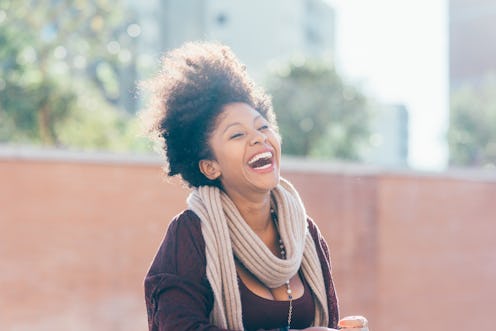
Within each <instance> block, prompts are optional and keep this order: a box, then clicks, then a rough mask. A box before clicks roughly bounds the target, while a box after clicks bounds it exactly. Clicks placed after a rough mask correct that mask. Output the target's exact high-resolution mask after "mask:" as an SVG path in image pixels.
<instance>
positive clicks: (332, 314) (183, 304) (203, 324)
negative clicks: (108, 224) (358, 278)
mask: <svg viewBox="0 0 496 331" xmlns="http://www.w3.org/2000/svg"><path fill="white" fill-rule="evenodd" d="M308 225H309V231H310V234H311V235H312V238H313V239H314V241H315V244H316V247H317V254H318V256H319V260H320V263H321V266H322V271H323V275H324V283H325V287H326V291H327V302H328V309H329V325H328V327H331V328H336V326H337V322H338V305H337V299H336V294H335V291H334V285H333V282H332V277H331V266H330V261H329V254H328V249H327V244H326V242H325V240H324V238H323V237H322V236H321V234H320V231H319V230H318V228H317V226H316V224H315V223H314V222H313V221H312V220H311V219H308ZM300 275H301V273H300ZM302 280H303V284H304V288H305V291H304V294H303V296H302V297H300V298H297V299H294V300H293V304H294V315H293V322H292V325H291V326H292V327H297V328H305V327H308V326H309V325H310V324H311V322H312V320H313V317H314V305H313V299H312V296H311V295H310V294H311V289H310V287H309V286H308V284H307V282H306V280H305V279H304V278H303V277H302ZM239 289H240V295H241V303H242V309H243V312H242V314H243V324H244V326H245V329H247V330H279V328H280V327H284V326H286V324H287V318H288V308H289V305H288V301H276V300H268V299H264V298H262V297H259V296H257V295H256V294H254V293H252V292H251V291H250V290H249V289H248V288H247V287H246V286H245V285H244V284H243V282H242V281H241V280H240V281H239ZM213 300H214V297H213V292H212V290H211V288H210V283H209V281H208V279H207V276H206V256H205V241H204V239H203V236H202V232H201V221H200V219H199V218H198V216H197V215H196V214H195V213H194V212H192V211H191V210H185V211H184V212H182V213H181V214H179V215H177V216H176V217H175V218H174V219H173V220H172V222H171V224H170V225H169V228H168V230H167V234H166V236H165V238H164V240H163V242H162V244H161V246H160V248H159V250H158V252H157V254H156V256H155V259H154V260H153V263H152V265H151V267H150V270H149V271H148V274H147V276H146V278H145V301H146V308H147V313H148V325H149V330H150V331H183V330H184V331H185V330H197V331H205V330H209V331H220V330H223V329H220V328H218V327H216V326H215V325H212V324H210V321H209V316H210V312H211V310H212V306H213Z"/></svg>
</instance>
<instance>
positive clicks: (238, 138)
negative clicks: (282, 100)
mask: <svg viewBox="0 0 496 331" xmlns="http://www.w3.org/2000/svg"><path fill="white" fill-rule="evenodd" d="M209 143H210V148H211V149H212V151H213V154H214V158H215V159H214V160H202V161H201V162H200V169H201V170H202V172H203V173H204V174H205V175H206V176H207V177H208V178H210V179H215V178H219V179H220V181H221V183H222V186H223V188H224V190H225V191H226V193H227V194H228V195H230V196H231V197H232V196H233V195H235V194H241V195H246V194H250V193H254V192H259V193H260V192H261V193H267V192H268V191H270V190H271V189H272V188H274V187H275V186H276V185H277V184H278V183H279V165H280V160H281V142H280V137H279V135H278V134H277V133H276V132H275V131H274V129H273V128H272V127H271V125H270V124H269V122H268V121H267V120H266V119H265V118H264V117H263V116H262V115H261V114H260V113H259V112H257V111H256V110H255V109H253V108H252V107H250V106H249V105H248V104H245V103H230V104H227V105H226V106H224V108H223V111H222V113H221V114H220V115H219V117H218V119H217V122H216V126H215V128H214V130H213V132H212V134H211V136H210V139H209Z"/></svg>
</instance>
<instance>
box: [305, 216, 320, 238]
mask: <svg viewBox="0 0 496 331" xmlns="http://www.w3.org/2000/svg"><path fill="white" fill-rule="evenodd" d="M307 225H308V231H309V232H310V234H311V235H312V237H313V238H314V239H319V240H320V238H322V234H321V233H320V229H319V227H318V226H317V224H316V223H315V221H314V220H313V219H312V218H311V217H310V216H307Z"/></svg>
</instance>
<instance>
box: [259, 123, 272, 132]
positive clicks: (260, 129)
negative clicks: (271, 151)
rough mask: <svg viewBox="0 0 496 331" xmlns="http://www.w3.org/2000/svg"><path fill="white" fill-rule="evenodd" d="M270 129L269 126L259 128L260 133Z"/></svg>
mask: <svg viewBox="0 0 496 331" xmlns="http://www.w3.org/2000/svg"><path fill="white" fill-rule="evenodd" d="M267 129H269V126H268V125H267V124H265V125H262V126H261V127H259V128H258V130H259V131H263V130H267Z"/></svg>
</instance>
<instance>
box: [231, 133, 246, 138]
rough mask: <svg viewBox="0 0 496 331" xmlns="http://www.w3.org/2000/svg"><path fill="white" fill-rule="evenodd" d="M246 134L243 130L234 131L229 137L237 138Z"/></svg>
mask: <svg viewBox="0 0 496 331" xmlns="http://www.w3.org/2000/svg"><path fill="white" fill-rule="evenodd" d="M243 135H244V133H242V132H237V133H234V134H232V135H231V136H230V137H229V139H236V138H239V137H242V136H243Z"/></svg>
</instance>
